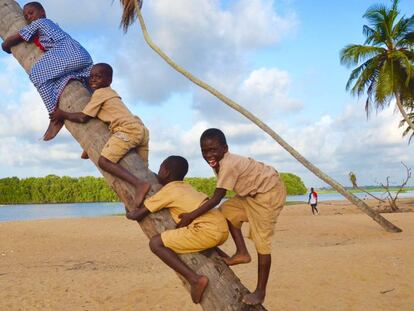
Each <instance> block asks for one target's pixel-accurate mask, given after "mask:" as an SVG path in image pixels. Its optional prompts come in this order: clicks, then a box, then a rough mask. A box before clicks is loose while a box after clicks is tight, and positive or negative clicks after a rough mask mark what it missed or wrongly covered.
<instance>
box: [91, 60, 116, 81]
mask: <svg viewBox="0 0 414 311" xmlns="http://www.w3.org/2000/svg"><path fill="white" fill-rule="evenodd" d="M94 66H96V67H101V68H102V69H103V70H104V73H105V75H107V76H108V77H110V78H111V79H112V75H113V73H114V70H113V69H112V66H111V65H109V64H107V63H97V64H94Z"/></svg>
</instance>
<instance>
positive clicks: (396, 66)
mask: <svg viewBox="0 0 414 311" xmlns="http://www.w3.org/2000/svg"><path fill="white" fill-rule="evenodd" d="M398 2H399V0H393V3H392V7H391V8H387V7H386V6H384V5H374V6H372V7H370V8H369V9H368V10H367V11H366V13H365V14H364V17H365V18H366V19H367V20H368V22H369V25H364V26H363V34H364V35H365V37H366V39H365V42H364V44H363V45H358V44H350V45H347V46H346V47H345V48H343V49H342V50H341V52H340V55H341V63H342V64H344V65H347V66H357V67H356V68H355V69H354V70H353V71H352V73H351V75H350V77H349V80H348V82H347V84H346V89H347V90H350V91H351V93H352V94H354V95H358V96H361V95H363V94H365V93H366V94H367V99H366V101H365V110H366V112H367V116H369V113H370V110H371V109H372V106H373V105H374V106H375V107H376V109H377V110H379V109H383V108H385V107H387V106H389V105H390V103H391V100H392V99H394V98H395V102H396V105H397V107H398V110H399V111H400V113H401V114H402V116H403V118H404V121H405V122H406V123H407V124H408V126H409V127H410V128H411V130H414V123H413V120H412V119H411V118H409V116H408V114H407V112H406V109H408V110H409V111H412V109H413V108H414V105H413V98H414V96H413V94H414V82H413V80H414V68H413V66H414V36H413V30H414V15H413V16H411V17H409V18H405V17H404V16H402V17H401V18H400V19H398V17H399V15H400V12H399V10H398Z"/></svg>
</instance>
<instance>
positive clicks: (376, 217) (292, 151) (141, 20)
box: [135, 0, 402, 232]
mask: <svg viewBox="0 0 414 311" xmlns="http://www.w3.org/2000/svg"><path fill="white" fill-rule="evenodd" d="M135 5H136V7H135V11H136V14H137V17H138V20H139V23H140V25H141V30H142V33H143V35H144V38H145V41H146V42H147V43H148V45H149V46H150V47H151V48H152V49H153V50H154V51H155V52H156V53H157V54H158V55H160V56H161V57H162V58H163V59H164V60H165V61H166V62H167V63H168V64H169V65H171V66H172V67H173V68H174V69H175V70H177V71H178V72H179V73H181V74H182V75H184V76H185V77H187V78H188V79H189V80H190V81H192V82H194V83H195V84H197V85H198V86H200V87H202V88H203V89H205V90H207V91H208V92H210V93H211V94H212V95H214V96H215V97H217V98H218V99H220V100H221V101H222V102H224V103H225V104H226V105H228V106H229V107H231V108H233V109H234V110H236V111H238V112H239V113H241V114H242V115H244V116H245V117H246V118H247V119H249V120H250V121H252V122H253V123H254V124H256V125H257V126H258V127H259V128H261V129H262V130H263V131H264V132H266V133H267V134H268V135H269V136H270V137H272V138H273V139H274V140H275V141H276V142H277V143H278V144H279V145H280V146H282V148H284V149H285V150H286V151H287V152H289V153H290V154H291V155H292V156H293V157H294V158H295V159H296V160H298V161H299V162H300V163H302V164H303V165H304V166H305V167H306V168H307V169H309V170H310V171H311V172H312V173H314V174H315V175H316V176H318V177H319V178H320V179H322V180H323V181H324V182H326V183H327V184H329V185H331V186H332V187H333V188H334V189H335V190H337V191H338V192H339V193H341V194H342V195H343V196H344V197H345V198H347V199H348V200H349V201H350V202H351V203H353V204H355V205H356V206H357V207H358V208H360V209H361V210H362V211H363V212H364V213H366V214H368V215H369V216H370V217H371V218H372V219H373V220H375V221H376V222H377V223H379V224H380V225H381V226H382V227H383V228H384V229H385V230H387V231H388V232H401V231H402V230H401V229H400V228H398V227H396V226H395V225H393V224H392V223H391V222H389V221H388V220H386V219H385V218H384V217H382V216H381V215H380V214H379V213H377V212H375V211H374V210H372V209H371V208H370V207H369V206H368V205H366V204H365V203H364V202H363V201H362V200H360V199H359V198H357V197H356V196H354V195H353V194H351V193H350V192H348V191H347V190H346V189H345V188H344V187H343V186H342V185H341V184H339V183H338V182H336V181H335V180H333V179H332V178H331V177H329V176H328V175H326V174H325V173H324V172H322V171H321V170H320V169H319V168H317V167H316V166H315V165H313V164H312V163H311V162H309V161H308V160H307V159H305V158H304V157H303V156H302V155H301V154H300V153H299V152H297V151H296V150H295V149H294V148H293V147H291V146H290V145H289V144H288V143H287V142H286V141H285V140H284V139H283V138H282V137H280V136H279V135H278V134H277V133H276V132H275V131H273V130H272V129H271V128H270V127H269V126H268V125H266V124H265V123H264V122H262V121H261V120H260V119H258V118H257V117H256V116H254V115H253V114H252V113H251V112H249V111H248V110H246V109H245V108H243V107H242V106H240V105H239V104H237V103H236V102H234V101H233V100H231V99H230V98H228V97H226V96H225V95H223V94H221V93H220V92H219V91H217V90H216V89H215V88H213V87H211V86H210V85H208V84H207V83H205V82H203V81H202V80H200V79H198V78H197V77H195V76H193V75H192V74H191V73H190V72H188V71H187V70H185V69H183V68H181V67H180V66H178V65H177V64H176V63H175V62H174V61H173V60H172V59H171V58H170V57H168V56H167V55H166V54H165V53H164V52H163V51H162V50H161V49H160V48H159V47H158V46H157V45H155V44H154V42H153V41H152V39H151V37H150V36H149V34H148V31H147V28H146V25H145V22H144V18H143V17H142V14H141V10H140V9H139V3H138V0H135Z"/></svg>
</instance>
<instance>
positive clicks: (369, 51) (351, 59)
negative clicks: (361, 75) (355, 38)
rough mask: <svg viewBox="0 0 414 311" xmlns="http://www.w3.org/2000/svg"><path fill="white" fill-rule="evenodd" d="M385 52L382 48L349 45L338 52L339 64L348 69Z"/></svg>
mask: <svg viewBox="0 0 414 311" xmlns="http://www.w3.org/2000/svg"><path fill="white" fill-rule="evenodd" d="M386 52H387V50H386V49H384V48H382V47H376V46H370V45H358V44H350V45H347V46H346V47H344V48H343V49H342V50H341V51H340V59H341V64H342V65H346V66H348V67H349V66H353V65H357V64H359V63H360V62H362V61H365V60H366V59H368V58H372V57H376V56H377V55H380V54H384V53H386Z"/></svg>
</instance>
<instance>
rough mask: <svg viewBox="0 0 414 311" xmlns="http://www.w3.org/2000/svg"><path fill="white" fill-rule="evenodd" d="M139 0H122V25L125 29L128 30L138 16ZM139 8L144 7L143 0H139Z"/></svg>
mask: <svg viewBox="0 0 414 311" xmlns="http://www.w3.org/2000/svg"><path fill="white" fill-rule="evenodd" d="M136 1H137V0H120V2H121V6H122V7H123V12H122V18H121V26H122V28H123V29H124V31H127V30H128V27H129V26H130V25H131V24H132V23H134V21H135V20H136V18H137V12H136V10H137V7H136ZM137 2H138V6H139V9H141V8H142V3H143V0H138V1H137Z"/></svg>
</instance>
